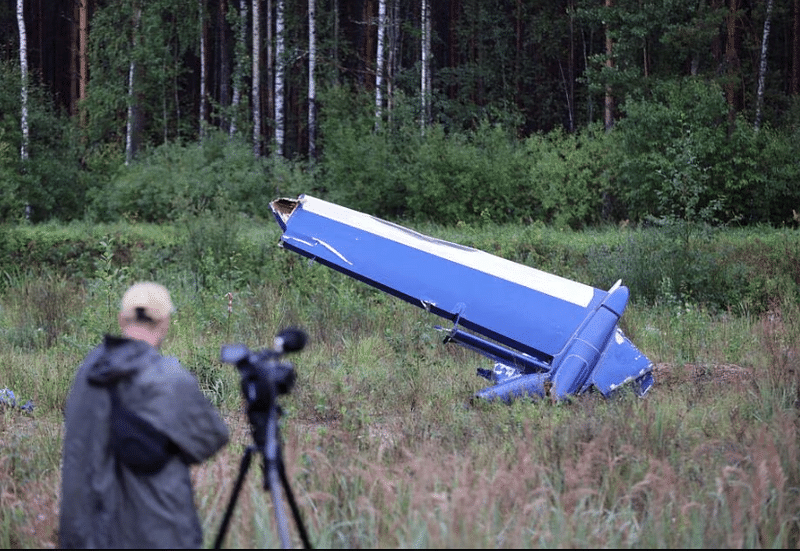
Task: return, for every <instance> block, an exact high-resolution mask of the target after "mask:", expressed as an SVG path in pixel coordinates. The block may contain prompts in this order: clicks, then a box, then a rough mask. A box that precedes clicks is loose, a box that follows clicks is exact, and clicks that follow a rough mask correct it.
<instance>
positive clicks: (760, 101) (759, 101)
mask: <svg viewBox="0 0 800 551" xmlns="http://www.w3.org/2000/svg"><path fill="white" fill-rule="evenodd" d="M771 22H772V0H767V14H766V17H765V18H764V34H763V38H762V39H761V62H760V63H759V66H758V91H757V92H756V120H755V129H756V130H758V129H759V128H760V127H761V112H762V110H763V108H764V79H765V78H766V75H767V42H768V41H769V29H770V24H771Z"/></svg>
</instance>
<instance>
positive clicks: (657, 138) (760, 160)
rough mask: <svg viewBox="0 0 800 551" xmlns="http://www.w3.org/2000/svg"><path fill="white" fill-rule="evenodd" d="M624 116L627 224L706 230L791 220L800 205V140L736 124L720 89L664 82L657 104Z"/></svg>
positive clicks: (621, 193)
mask: <svg viewBox="0 0 800 551" xmlns="http://www.w3.org/2000/svg"><path fill="white" fill-rule="evenodd" d="M623 108H624V111H625V115H626V116H625V117H624V118H623V119H622V120H620V121H619V122H618V123H617V125H616V127H615V129H614V130H613V132H612V136H613V140H612V142H611V143H612V148H611V151H612V159H613V160H614V162H613V166H614V167H615V170H614V171H613V180H612V181H613V182H614V184H615V195H616V197H617V198H618V199H619V200H620V201H621V203H622V205H623V207H624V212H623V213H622V214H621V215H622V216H624V217H628V218H630V219H631V220H637V221H641V220H646V219H648V218H653V217H655V218H661V219H669V220H673V221H675V220H683V221H686V222H689V223H701V224H703V223H708V224H726V223H731V222H736V223H748V224H754V223H770V224H774V225H780V224H784V223H787V222H788V221H790V220H791V216H792V212H791V209H790V206H789V205H793V204H795V203H796V202H797V201H798V199H800V198H798V195H797V192H796V191H795V190H794V188H796V186H792V184H791V182H792V181H793V179H794V178H796V177H797V175H798V170H800V167H798V166H797V163H796V162H795V161H792V160H791V159H790V157H791V155H792V154H791V153H790V151H793V150H794V148H793V146H791V145H790V144H791V143H792V138H791V137H790V136H788V135H786V134H785V133H778V132H774V131H772V130H769V129H766V130H762V131H760V132H756V131H754V130H753V129H752V128H751V127H750V125H748V124H746V123H745V122H744V121H743V120H741V119H738V118H737V119H735V120H733V121H730V119H729V112H728V106H727V105H726V103H725V100H724V98H723V95H722V92H721V90H720V89H719V88H718V87H717V86H715V85H712V84H708V83H706V82H704V81H701V80H696V79H695V80H692V79H683V80H681V81H680V82H667V81H661V82H659V83H658V84H657V85H656V86H654V87H653V92H652V94H651V96H649V97H647V98H644V97H639V98H638V99H634V98H630V99H628V101H626V102H625V104H624V106H623ZM617 140H618V141H617ZM779 197H780V199H778V198H779ZM787 202H788V203H787Z"/></svg>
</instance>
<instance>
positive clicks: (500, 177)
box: [320, 89, 532, 224]
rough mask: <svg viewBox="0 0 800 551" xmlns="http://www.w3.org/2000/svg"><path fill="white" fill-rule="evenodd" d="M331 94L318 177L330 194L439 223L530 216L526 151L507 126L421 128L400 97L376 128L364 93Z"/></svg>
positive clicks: (358, 205)
mask: <svg viewBox="0 0 800 551" xmlns="http://www.w3.org/2000/svg"><path fill="white" fill-rule="evenodd" d="M328 94H329V96H328V99H327V104H326V113H327V115H326V117H325V118H324V119H323V122H322V123H321V126H322V132H323V137H324V151H325V157H324V160H323V162H322V168H321V175H320V176H321V181H322V182H324V186H323V187H324V189H325V190H327V191H328V198H329V199H330V200H331V201H334V202H339V203H341V204H345V205H347V206H350V207H352V208H355V209H356V210H362V211H367V212H370V213H372V214H375V215H376V216H381V217H387V218H395V219H396V218H406V219H413V220H418V221H419V220H436V221H437V222H439V223H441V224H455V223H457V222H460V221H463V222H468V223H472V222H475V221H483V222H488V221H493V222H507V221H511V220H521V219H525V218H530V217H531V214H532V213H531V208H530V205H528V204H525V203H524V202H521V201H519V200H518V197H519V195H520V191H521V188H522V186H523V182H524V175H525V172H526V163H525V156H524V154H523V151H522V148H521V147H520V146H519V144H518V143H517V142H516V141H515V140H514V139H513V136H511V135H510V134H509V133H508V131H507V130H506V129H505V128H504V127H503V126H501V125H493V124H489V123H488V122H483V123H481V124H479V125H478V126H477V128H476V129H475V130H474V131H464V132H459V133H452V134H447V133H446V132H445V129H444V127H443V126H441V125H433V126H429V127H427V128H425V130H424V131H422V130H421V129H420V127H419V125H418V122H417V121H416V120H415V119H414V118H413V116H412V114H411V111H409V110H406V109H404V107H403V104H402V102H400V105H399V106H398V108H397V109H396V112H395V113H393V115H392V125H391V126H388V125H387V127H381V128H379V129H377V130H376V129H374V124H375V120H374V113H372V112H371V111H370V108H369V104H368V102H367V98H366V97H365V96H362V97H360V101H358V102H356V103H353V101H352V98H351V97H350V96H348V95H346V94H345V93H344V91H343V90H341V89H333V90H331V91H329V92H328ZM345 113H349V116H345ZM353 113H355V115H353Z"/></svg>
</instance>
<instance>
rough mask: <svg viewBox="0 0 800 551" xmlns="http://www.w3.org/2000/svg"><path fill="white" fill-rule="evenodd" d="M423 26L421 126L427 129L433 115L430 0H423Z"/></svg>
mask: <svg viewBox="0 0 800 551" xmlns="http://www.w3.org/2000/svg"><path fill="white" fill-rule="evenodd" d="M420 11H421V14H422V17H421V27H422V44H421V46H422V47H421V53H422V60H421V61H422V67H421V75H420V101H421V104H420V127H421V128H422V129H423V132H424V130H425V127H426V126H427V125H428V122H429V121H430V116H431V103H430V95H431V76H430V70H431V66H430V65H431V61H430V57H431V15H430V7H429V4H428V0H422V6H421V10H420Z"/></svg>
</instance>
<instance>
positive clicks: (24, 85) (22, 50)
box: [17, 0, 30, 161]
mask: <svg viewBox="0 0 800 551" xmlns="http://www.w3.org/2000/svg"><path fill="white" fill-rule="evenodd" d="M23 4H24V2H23V0H17V26H18V27H19V69H20V76H21V81H20V96H21V97H20V100H21V105H20V125H21V127H22V145H21V146H20V158H21V159H22V160H23V161H27V160H28V144H29V142H30V135H29V131H28V38H27V34H26V32H25V12H24V6H23Z"/></svg>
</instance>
